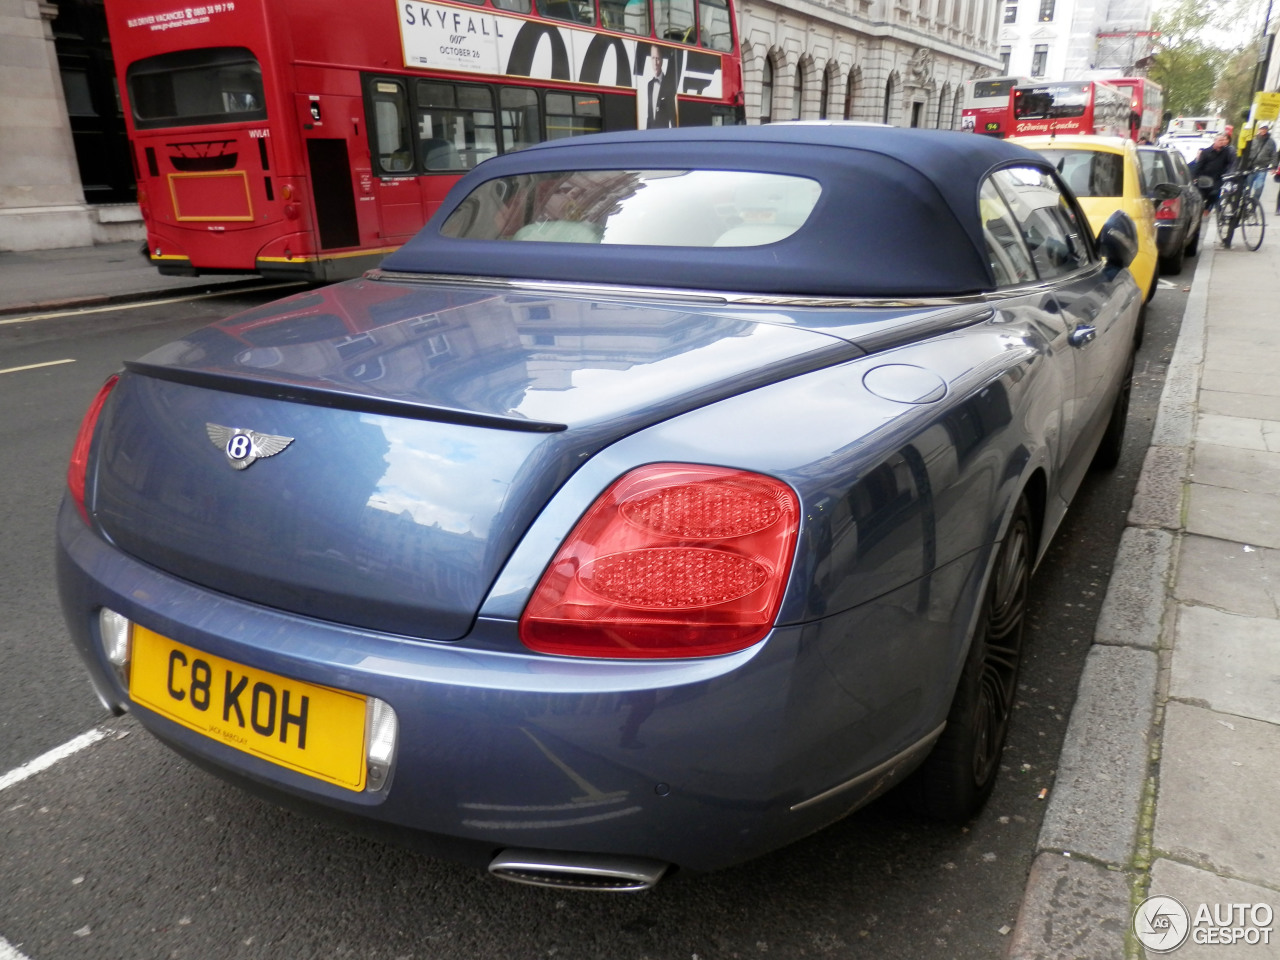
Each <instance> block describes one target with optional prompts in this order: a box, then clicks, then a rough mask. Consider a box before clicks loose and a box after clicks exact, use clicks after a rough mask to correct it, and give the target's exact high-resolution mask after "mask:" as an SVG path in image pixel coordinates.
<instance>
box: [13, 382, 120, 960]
mask: <svg viewBox="0 0 1280 960" xmlns="http://www.w3.org/2000/svg"><path fill="white" fill-rule="evenodd" d="M4 372H5V371H3V370H0V373H4ZM105 736H106V734H105V733H103V732H102V731H101V730H90V731H88V732H87V733H82V734H80V736H78V737H76V738H75V739H73V740H68V741H67V742H66V743H64V744H63V745H62V746H60V747H54V748H53V749H52V750H50V751H49V752H48V753H43V754H41V755H40V756H38V757H36V758H35V759H34V760H32V761H30V762H29V763H24V764H23V765H22V766H20V767H17V768H16V769H13V770H10V771H9V772H8V773H6V774H5V775H4V776H0V790H7V789H8V788H9V787H12V786H13V785H14V784H15V783H21V782H22V781H23V780H26V779H27V778H28V777H33V776H35V775H36V774H37V773H39V772H40V771H41V770H48V769H49V768H50V767H52V766H53V765H54V764H55V763H57V762H58V761H59V760H65V759H66V758H67V757H69V756H71V755H72V754H75V753H79V752H80V751H81V750H83V749H84V748H85V747H88V746H91V745H93V744H95V743H97V742H98V741H99V740H101V739H102V738H103V737H105ZM0 960H31V958H30V957H28V956H27V955H26V954H25V953H21V952H20V951H19V950H18V949H17V948H16V947H15V946H14V945H13V944H11V943H10V942H9V941H8V940H6V939H5V938H4V937H0Z"/></svg>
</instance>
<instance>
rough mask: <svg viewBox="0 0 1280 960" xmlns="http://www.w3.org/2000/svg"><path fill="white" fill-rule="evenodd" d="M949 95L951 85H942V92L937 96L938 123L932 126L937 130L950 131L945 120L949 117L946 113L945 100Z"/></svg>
mask: <svg viewBox="0 0 1280 960" xmlns="http://www.w3.org/2000/svg"><path fill="white" fill-rule="evenodd" d="M950 95H951V84H949V83H944V84H943V85H942V92H941V93H939V94H938V122H937V123H935V124H934V126H936V127H937V128H938V129H939V130H948V129H950V126H949V124H948V123H947V119H948V116H949V115H948V113H947V98H948V97H949V96H950Z"/></svg>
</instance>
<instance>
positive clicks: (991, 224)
mask: <svg viewBox="0 0 1280 960" xmlns="http://www.w3.org/2000/svg"><path fill="white" fill-rule="evenodd" d="M979 205H980V207H981V210H982V237H983V239H984V240H985V241H986V244H987V256H988V257H989V258H990V260H991V270H992V272H993V273H994V274H995V276H996V286H999V287H1012V286H1017V285H1018V284H1020V283H1033V282H1035V280H1036V270H1035V267H1033V266H1032V265H1031V255H1030V254H1029V253H1028V252H1027V247H1026V244H1025V243H1023V240H1022V228H1021V227H1020V226H1019V225H1018V221H1017V220H1016V219H1015V218H1014V216H1013V211H1012V210H1010V209H1009V205H1008V204H1007V203H1005V201H1004V197H1002V196H1001V195H1000V191H999V190H997V189H996V185H995V184H994V183H992V182H991V181H990V180H988V181H986V182H985V183H984V184H983V185H982V194H981V197H980V199H979Z"/></svg>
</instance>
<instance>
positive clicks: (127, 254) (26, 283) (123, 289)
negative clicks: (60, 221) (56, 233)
mask: <svg viewBox="0 0 1280 960" xmlns="http://www.w3.org/2000/svg"><path fill="white" fill-rule="evenodd" d="M138 247H139V244H138V243H137V242H136V241H133V240H127V241H124V242H123V243H107V244H101V245H99V246H96V247H70V248H67V249H62V250H23V251H0V323H5V322H6V321H9V322H11V324H20V323H21V322H22V320H21V319H20V318H21V317H22V315H24V314H35V313H51V312H54V311H60V310H74V309H77V308H83V307H93V306H100V305H102V304H106V303H112V302H116V301H123V300H135V299H148V298H158V297H165V296H171V295H179V294H191V293H197V292H202V291H218V290H232V289H239V288H241V287H250V286H258V287H260V286H263V285H264V281H263V280H262V278H261V277H257V276H253V275H248V274H241V275H228V276H225V277H216V276H215V277H162V276H161V275H160V274H159V272H158V271H157V270H156V268H155V267H153V266H152V265H151V264H150V263H149V262H148V261H147V260H146V259H144V258H143V256H142V254H140V253H139V252H138Z"/></svg>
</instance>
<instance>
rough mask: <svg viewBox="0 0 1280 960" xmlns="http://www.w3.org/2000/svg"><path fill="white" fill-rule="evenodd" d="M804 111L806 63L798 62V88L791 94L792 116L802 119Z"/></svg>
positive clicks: (794, 118) (795, 118)
mask: <svg viewBox="0 0 1280 960" xmlns="http://www.w3.org/2000/svg"><path fill="white" fill-rule="evenodd" d="M803 113H804V64H803V63H800V62H798V61H797V63H796V88H795V90H794V91H792V94H791V118H792V119H793V120H799V119H801V117H802V115H803Z"/></svg>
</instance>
